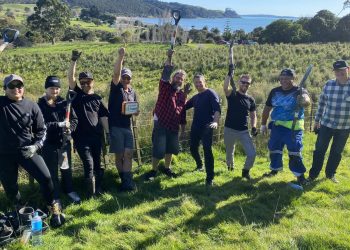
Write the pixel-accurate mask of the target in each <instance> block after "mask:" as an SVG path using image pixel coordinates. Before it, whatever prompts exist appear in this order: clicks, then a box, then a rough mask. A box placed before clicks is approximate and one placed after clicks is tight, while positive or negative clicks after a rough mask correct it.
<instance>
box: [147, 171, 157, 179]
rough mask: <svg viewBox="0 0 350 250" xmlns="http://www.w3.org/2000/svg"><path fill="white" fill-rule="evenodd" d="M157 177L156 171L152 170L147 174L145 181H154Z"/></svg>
mask: <svg viewBox="0 0 350 250" xmlns="http://www.w3.org/2000/svg"><path fill="white" fill-rule="evenodd" d="M156 176H157V171H156V170H151V171H149V172H147V173H146V174H145V180H146V181H152V180H154V178H155V177H156Z"/></svg>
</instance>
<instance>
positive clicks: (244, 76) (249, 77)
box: [239, 74, 252, 83]
mask: <svg viewBox="0 0 350 250" xmlns="http://www.w3.org/2000/svg"><path fill="white" fill-rule="evenodd" d="M242 78H247V79H248V80H249V83H251V82H252V77H251V76H250V75H249V74H242V75H240V76H239V80H241V79H242Z"/></svg>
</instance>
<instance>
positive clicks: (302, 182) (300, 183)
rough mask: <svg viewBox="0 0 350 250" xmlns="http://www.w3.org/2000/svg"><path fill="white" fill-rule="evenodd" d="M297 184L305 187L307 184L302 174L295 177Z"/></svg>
mask: <svg viewBox="0 0 350 250" xmlns="http://www.w3.org/2000/svg"><path fill="white" fill-rule="evenodd" d="M297 182H298V184H299V185H300V186H305V185H307V184H308V181H307V180H306V179H305V176H304V174H302V175H300V176H298V177H297Z"/></svg>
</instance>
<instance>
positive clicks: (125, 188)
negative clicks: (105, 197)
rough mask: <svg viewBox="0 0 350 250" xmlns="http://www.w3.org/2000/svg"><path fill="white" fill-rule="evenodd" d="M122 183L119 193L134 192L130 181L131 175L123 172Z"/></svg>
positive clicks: (133, 185)
mask: <svg viewBox="0 0 350 250" xmlns="http://www.w3.org/2000/svg"><path fill="white" fill-rule="evenodd" d="M123 179H124V180H123V181H122V186H121V191H134V190H135V183H134V181H133V179H132V173H131V172H124V173H123Z"/></svg>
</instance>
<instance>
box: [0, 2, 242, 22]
mask: <svg viewBox="0 0 350 250" xmlns="http://www.w3.org/2000/svg"><path fill="white" fill-rule="evenodd" d="M66 2H67V3H68V4H69V5H70V6H71V7H79V8H90V7H92V6H96V7H97V8H98V10H99V11H100V12H101V13H106V14H113V15H118V16H129V17H164V16H165V15H167V14H168V13H169V12H170V11H171V10H173V9H177V10H180V11H181V16H182V17H184V18H239V17H240V15H238V14H237V12H236V11H234V10H232V9H229V8H227V9H226V10H225V11H221V10H208V9H205V8H202V7H199V6H192V5H187V4H180V3H177V2H171V3H167V2H161V1H158V0H66ZM1 3H22V4H24V3H25V4H29V3H31V4H35V3H36V0H0V4H1Z"/></svg>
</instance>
